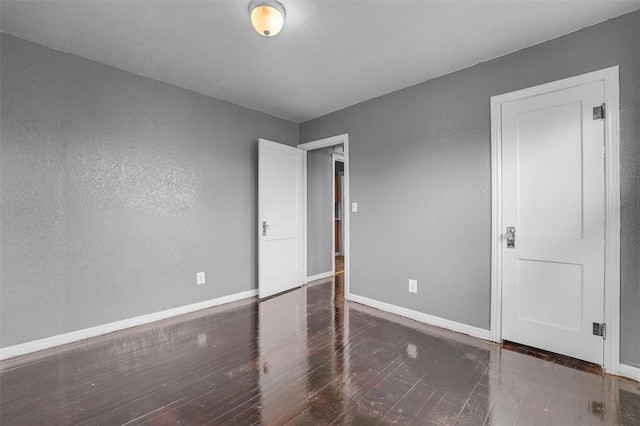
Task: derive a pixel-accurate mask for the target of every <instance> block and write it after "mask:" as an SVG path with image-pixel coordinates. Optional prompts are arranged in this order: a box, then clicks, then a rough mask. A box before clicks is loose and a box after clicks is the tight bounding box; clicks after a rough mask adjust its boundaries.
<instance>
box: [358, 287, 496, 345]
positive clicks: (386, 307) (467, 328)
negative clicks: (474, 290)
mask: <svg viewBox="0 0 640 426" xmlns="http://www.w3.org/2000/svg"><path fill="white" fill-rule="evenodd" d="M347 300H350V301H352V302H356V303H360V304H362V305H366V306H370V307H372V308H376V309H380V310H381V311H385V312H389V313H391V314H396V315H400V316H402V317H406V318H410V319H412V320H416V321H419V322H422V323H425V324H429V325H433V326H436V327H440V328H444V329H446V330H451V331H455V332H457V333H462V334H467V335H469V336H472V337H477V338H478V339H482V340H491V332H490V331H489V330H485V329H482V328H478V327H474V326H472V325H467V324H463V323H460V322H456V321H451V320H448V319H445V318H440V317H436V316H433V315H429V314H425V313H422V312H418V311H414V310H411V309H407V308H403V307H401V306H396V305H392V304H390V303H385V302H380V301H378V300H373V299H369V298H368V297H364V296H358V295H357V294H353V293H349V294H348V296H347Z"/></svg>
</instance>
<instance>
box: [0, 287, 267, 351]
mask: <svg viewBox="0 0 640 426" xmlns="http://www.w3.org/2000/svg"><path fill="white" fill-rule="evenodd" d="M257 294H258V290H247V291H243V292H240V293H236V294H231V295H229V296H223V297H218V298H216V299H211V300H205V301H203V302H197V303H193V304H191V305H185V306H179V307H177V308H172V309H167V310H165V311H160V312H154V313H152V314H147V315H140V316H138V317H134V318H129V319H125V320H121V321H115V322H111V323H108V324H103V325H98V326H96V327H90V328H85V329H82V330H76V331H71V332H69V333H64V334H58V335H56V336H51V337H46V338H44V339H39V340H33V341H31V342H26V343H20V344H18V345H13V346H7V347H6V348H1V349H0V360H4V359H8V358H13V357H16V356H20V355H26V354H29V353H32V352H37V351H41V350H44V349H49V348H53V347H55V346H60V345H66V344H67V343H73V342H77V341H80V340H85V339H88V338H90V337H96V336H100V335H103V334H107V333H112V332H114V331H119V330H124V329H125V328H130V327H135V326H138V325H143V324H148V323H151V322H155V321H160V320H163V319H167V318H171V317H175V316H178V315H184V314H188V313H191V312H195V311H199V310H202V309H206V308H211V307H213V306H218V305H222V304H225V303H230V302H235V301H238V300H242V299H246V298H249V297H253V296H256V295H257Z"/></svg>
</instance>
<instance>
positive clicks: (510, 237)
mask: <svg viewBox="0 0 640 426" xmlns="http://www.w3.org/2000/svg"><path fill="white" fill-rule="evenodd" d="M504 236H505V238H506V239H507V248H515V246H516V228H514V227H513V226H507V233H506V234H505V235H504Z"/></svg>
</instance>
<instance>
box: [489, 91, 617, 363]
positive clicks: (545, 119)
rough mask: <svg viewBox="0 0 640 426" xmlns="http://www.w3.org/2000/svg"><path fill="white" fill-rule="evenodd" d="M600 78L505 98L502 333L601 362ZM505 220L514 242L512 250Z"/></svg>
mask: <svg viewBox="0 0 640 426" xmlns="http://www.w3.org/2000/svg"><path fill="white" fill-rule="evenodd" d="M603 102H604V85H603V83H602V81H596V82H591V83H586V84H582V85H579V86H574V87H569V88H566V89H564V90H557V91H553V92H550V93H546V94H542V95H538V96H533V97H528V98H525V99H519V100H513V101H509V102H505V103H502V110H501V111H502V113H501V114H502V116H501V121H502V176H503V178H502V182H503V184H502V201H503V204H502V209H503V211H502V215H503V225H504V228H505V229H503V230H502V232H503V240H502V244H503V246H502V268H503V269H502V282H503V287H502V290H503V294H502V337H503V339H505V340H511V341H515V342H519V343H522V344H525V345H529V346H533V347H537V348H541V349H545V350H549V351H552V352H556V353H561V354H564V355H569V356H572V357H575V358H579V359H583V360H586V361H590V362H594V363H598V364H602V363H603V349H604V347H603V339H602V337H600V336H596V335H594V334H593V323H602V322H603V314H604V248H605V247H604V240H605V235H604V229H605V228H604V226H605V218H604V211H605V210H604V200H605V197H604V188H605V186H604V183H605V182H604V176H605V171H604V146H605V144H604V135H605V132H604V120H601V119H597V120H594V118H593V107H596V106H599V105H602V103H603ZM507 227H514V228H515V231H514V243H515V247H513V248H508V247H507V245H508V242H507V238H506V237H507V233H508V232H507V229H506V228H507Z"/></svg>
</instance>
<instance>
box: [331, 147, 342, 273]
mask: <svg viewBox="0 0 640 426" xmlns="http://www.w3.org/2000/svg"><path fill="white" fill-rule="evenodd" d="M336 161H337V162H338V163H342V164H344V155H343V154H336V153H333V154H331V180H332V182H333V186H332V190H331V192H332V193H333V198H332V199H333V200H335V198H336ZM343 170H344V167H343ZM342 176H344V172H342ZM343 179H344V177H343ZM342 195H343V194H340V198H341V200H340V201H342V210H343V211H342V214H341V215H340V221H342V220H343V218H344V215H345V212H344V200H342ZM332 207H333V208H332V209H331V225H332V226H331V235H332V238H331V241H332V244H333V247H335V244H336V227H335V224H334V221H335V217H336V213H335V205H332ZM340 226H341V227H342V226H343V224H342V223H341V224H340ZM343 234H344V232H343ZM338 238H340V236H339V235H338ZM342 249H343V247H342V245H340V251H339V252H338V253H335V250H332V251H333V252H334V255H333V257H332V259H331V270H332V271H333V273H334V274H335V273H336V256H339V255H340V253H341V252H342V251H343V250H342Z"/></svg>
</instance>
